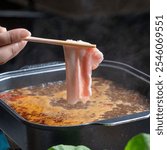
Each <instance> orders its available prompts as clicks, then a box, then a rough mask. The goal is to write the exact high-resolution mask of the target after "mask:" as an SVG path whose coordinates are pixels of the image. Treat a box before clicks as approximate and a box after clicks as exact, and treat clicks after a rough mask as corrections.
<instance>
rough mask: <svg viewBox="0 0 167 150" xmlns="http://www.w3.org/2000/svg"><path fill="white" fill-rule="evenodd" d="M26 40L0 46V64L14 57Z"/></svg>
mask: <svg viewBox="0 0 167 150" xmlns="http://www.w3.org/2000/svg"><path fill="white" fill-rule="evenodd" d="M26 43H27V42H26V41H21V42H18V43H13V44H11V45H7V46H3V47H1V48H0V64H4V63H6V62H7V61H9V60H10V59H12V58H13V57H15V56H16V55H17V54H18V53H19V52H20V51H21V50H22V49H23V48H24V47H25V45H26Z"/></svg>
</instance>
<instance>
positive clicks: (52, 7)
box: [0, 0, 150, 74]
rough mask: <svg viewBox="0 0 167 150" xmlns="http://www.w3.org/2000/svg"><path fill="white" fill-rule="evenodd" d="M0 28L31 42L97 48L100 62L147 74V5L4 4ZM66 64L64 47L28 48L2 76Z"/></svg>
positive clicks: (121, 0)
mask: <svg viewBox="0 0 167 150" xmlns="http://www.w3.org/2000/svg"><path fill="white" fill-rule="evenodd" d="M0 25H1V26H5V27H7V29H8V30H10V29H13V28H17V27H24V28H27V29H28V30H30V31H31V32H32V35H33V36H39V37H46V38H56V39H74V40H84V41H88V42H91V43H95V44H97V47H98V48H99V50H101V51H102V52H103V53H104V58H105V59H109V60H115V61H120V62H123V63H126V64H129V65H131V66H133V67H135V68H137V69H139V70H141V71H143V72H145V73H147V74H149V72H150V69H149V68H150V1H149V0H116V1H115V0H70V1H67V0H61V1H60V0H3V1H0ZM52 61H64V55H63V51H62V47H60V46H51V45H46V44H37V43H28V45H27V46H26V47H25V48H24V50H23V51H22V52H21V53H20V54H19V55H18V56H17V57H15V58H13V59H12V60H10V61H9V62H7V63H6V64H4V65H1V66H0V73H2V72H6V71H10V70H16V69H19V68H21V67H23V66H25V65H32V64H40V63H47V62H52Z"/></svg>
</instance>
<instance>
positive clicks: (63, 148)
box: [48, 144, 91, 150]
mask: <svg viewBox="0 0 167 150" xmlns="http://www.w3.org/2000/svg"><path fill="white" fill-rule="evenodd" d="M48 150H91V149H89V148H88V147H86V146H82V145H79V146H72V145H62V144H61V145H57V146H52V147H51V148H49V149H48Z"/></svg>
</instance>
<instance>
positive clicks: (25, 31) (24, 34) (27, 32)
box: [20, 29, 31, 38]
mask: <svg viewBox="0 0 167 150" xmlns="http://www.w3.org/2000/svg"><path fill="white" fill-rule="evenodd" d="M30 35H31V32H29V31H28V30H25V29H23V30H22V31H21V33H20V36H21V38H25V37H27V36H30Z"/></svg>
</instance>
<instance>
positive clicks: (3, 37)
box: [0, 29, 31, 46]
mask: <svg viewBox="0 0 167 150" xmlns="http://www.w3.org/2000/svg"><path fill="white" fill-rule="evenodd" d="M30 35H31V33H30V32H29V31H28V30H26V29H14V30H10V31H7V32H3V33H0V46H5V45H9V44H12V43H16V42H20V41H21V40H23V39H24V38H26V37H28V36H30Z"/></svg>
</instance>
